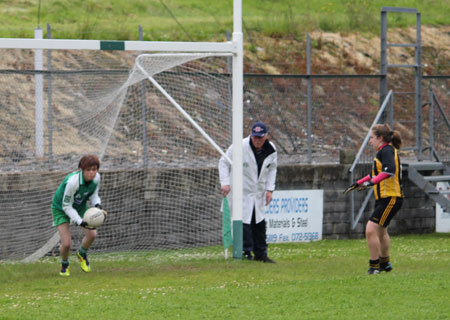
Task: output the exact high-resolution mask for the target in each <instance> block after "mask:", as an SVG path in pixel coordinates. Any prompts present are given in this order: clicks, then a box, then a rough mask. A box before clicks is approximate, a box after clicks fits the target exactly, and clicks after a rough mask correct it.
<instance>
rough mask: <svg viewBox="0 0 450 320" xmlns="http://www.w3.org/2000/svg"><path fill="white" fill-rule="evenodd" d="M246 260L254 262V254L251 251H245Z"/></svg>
mask: <svg viewBox="0 0 450 320" xmlns="http://www.w3.org/2000/svg"><path fill="white" fill-rule="evenodd" d="M244 259H247V260H253V256H252V253H251V252H250V251H244Z"/></svg>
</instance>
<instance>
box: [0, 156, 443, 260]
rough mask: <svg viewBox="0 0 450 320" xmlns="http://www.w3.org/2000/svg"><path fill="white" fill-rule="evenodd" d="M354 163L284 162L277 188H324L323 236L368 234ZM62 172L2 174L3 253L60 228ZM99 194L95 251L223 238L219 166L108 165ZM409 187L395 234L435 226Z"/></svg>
mask: <svg viewBox="0 0 450 320" xmlns="http://www.w3.org/2000/svg"><path fill="white" fill-rule="evenodd" d="M348 169H349V165H344V164H320V165H289V166H280V167H279V169H278V176H277V190H293V189H323V190H324V219H323V238H324V239H347V238H362V237H364V226H365V224H366V222H367V219H368V216H369V214H370V212H371V211H372V210H373V202H374V201H373V200H372V201H371V202H370V205H369V206H368V209H367V210H366V213H365V214H364V215H363V217H362V218H361V220H360V222H359V223H358V225H357V227H356V229H355V230H352V229H351V216H350V210H349V206H350V201H349V199H350V198H349V196H348V195H343V194H342V192H343V190H344V189H345V188H346V187H347V186H348V183H349V182H348ZM405 174H406V172H405ZM64 176H65V173H61V172H32V173H30V172H28V173H9V174H7V173H5V174H1V175H0V201H1V208H0V211H1V213H2V214H1V215H0V260H2V259H5V258H16V257H25V256H27V255H28V254H31V253H32V252H34V251H35V250H37V249H38V248H40V247H41V246H42V245H43V244H44V243H45V242H46V241H47V240H48V239H49V238H50V237H51V236H52V235H53V234H54V233H55V231H56V230H55V228H52V227H51V225H52V216H51V214H50V203H51V199H52V197H53V194H54V192H55V190H56V188H57V187H58V185H59V184H60V183H61V181H62V179H63V177H64ZM192 177H195V178H192ZM125 180H126V181H127V183H128V184H127V187H126V188H124V186H123V184H122V183H123V181H125ZM125 189H126V190H125ZM174 189H176V190H178V191H179V193H177V195H176V196H175V195H173V193H171V192H170V191H171V190H174ZM125 191H127V193H126V194H125V193H124V192H125ZM100 193H101V197H102V203H103V205H104V206H105V208H106V209H108V211H109V212H110V217H109V218H108V223H107V224H106V225H105V226H103V227H102V229H101V234H102V236H100V237H99V238H98V239H97V241H96V242H95V249H97V250H105V251H110V250H113V251H114V250H121V249H124V250H138V249H146V250H148V249H164V248H185V247H192V246H199V245H204V246H209V245H219V244H220V243H221V238H222V230H221V228H222V217H221V215H220V204H221V196H220V187H219V179H218V172H217V168H200V169H147V170H138V169H134V170H117V171H104V172H102V187H101V192H100ZM404 193H405V195H406V199H405V201H404V204H403V208H402V209H401V210H400V212H399V213H398V214H397V215H396V216H395V218H394V219H393V221H392V222H391V225H390V227H389V232H390V234H401V233H430V232H434V230H435V203H434V202H433V201H431V200H430V199H429V198H428V197H427V196H426V195H425V194H424V193H423V192H422V191H421V190H420V189H418V188H417V187H415V186H414V185H413V184H412V183H411V182H409V180H408V179H407V178H406V177H405V179H404ZM169 209H170V210H169ZM180 212H181V213H184V214H185V213H188V215H189V218H186V215H184V217H185V218H184V219H183V223H182V225H183V226H182V227H180V215H179V214H178V213H180ZM19 230H20V231H19ZM72 230H73V240H74V241H73V242H74V247H77V246H78V245H79V241H81V237H82V233H81V231H80V228H78V227H73V228H72ZM24 250H26V251H25V252H24ZM54 250H56V251H57V248H56V247H55V248H54ZM56 251H55V252H56Z"/></svg>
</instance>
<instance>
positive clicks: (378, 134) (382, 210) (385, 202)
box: [357, 124, 403, 274]
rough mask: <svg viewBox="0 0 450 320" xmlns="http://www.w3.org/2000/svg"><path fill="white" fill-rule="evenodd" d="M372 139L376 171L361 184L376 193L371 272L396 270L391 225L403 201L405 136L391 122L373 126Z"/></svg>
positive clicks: (369, 242) (368, 233)
mask: <svg viewBox="0 0 450 320" xmlns="http://www.w3.org/2000/svg"><path fill="white" fill-rule="evenodd" d="M369 143H370V144H371V145H372V147H373V148H374V149H375V150H377V153H376V155H375V159H374V162H373V169H372V173H371V174H369V175H367V176H366V177H364V178H362V179H360V180H358V182H357V184H358V186H359V187H358V189H359V190H361V189H365V188H367V187H370V186H373V191H374V194H375V210H374V212H373V213H372V215H371V216H370V218H369V221H368V222H367V225H366V240H367V245H368V247H369V254H370V260H369V271H368V274H377V273H380V272H381V271H386V272H389V271H391V270H392V264H391V263H390V261H389V246H390V238H389V234H388V232H387V227H388V225H389V223H390V221H391V219H392V218H393V217H394V215H395V214H396V213H397V211H398V210H399V209H400V208H401V206H402V202H403V192H402V187H401V175H402V168H401V164H400V158H399V156H398V149H399V148H400V146H401V144H402V139H401V137H400V133H399V132H398V131H392V130H391V128H390V127H389V125H387V124H378V125H375V126H374V127H373V128H372V131H371V134H370V140H369Z"/></svg>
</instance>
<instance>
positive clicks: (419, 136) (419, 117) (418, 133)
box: [415, 13, 422, 160]
mask: <svg viewBox="0 0 450 320" xmlns="http://www.w3.org/2000/svg"><path fill="white" fill-rule="evenodd" d="M416 17H417V19H416V48H415V63H416V75H415V87H416V147H417V158H418V159H419V160H421V159H422V103H421V101H422V49H421V44H422V43H421V42H422V39H421V33H420V27H421V25H420V13H417V15H416Z"/></svg>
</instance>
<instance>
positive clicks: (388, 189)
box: [371, 144, 403, 200]
mask: <svg viewBox="0 0 450 320" xmlns="http://www.w3.org/2000/svg"><path fill="white" fill-rule="evenodd" d="M380 172H385V173H387V174H389V175H390V177H389V178H386V179H384V180H382V181H380V182H379V183H377V184H376V185H374V186H373V191H374V194H375V199H377V200H378V199H381V198H388V197H401V198H403V191H402V186H401V183H402V167H401V163H400V157H399V156H398V150H397V149H396V148H395V147H394V146H393V145H392V144H386V145H384V146H383V147H381V149H380V150H378V152H377V154H376V155H375V159H374V161H373V169H372V174H371V177H375V176H377V175H378V174H379V173H380Z"/></svg>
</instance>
